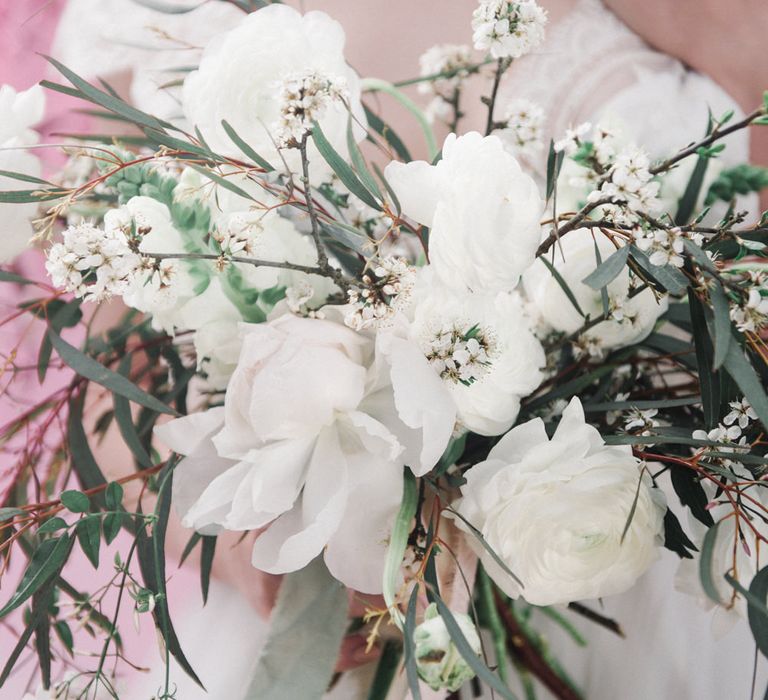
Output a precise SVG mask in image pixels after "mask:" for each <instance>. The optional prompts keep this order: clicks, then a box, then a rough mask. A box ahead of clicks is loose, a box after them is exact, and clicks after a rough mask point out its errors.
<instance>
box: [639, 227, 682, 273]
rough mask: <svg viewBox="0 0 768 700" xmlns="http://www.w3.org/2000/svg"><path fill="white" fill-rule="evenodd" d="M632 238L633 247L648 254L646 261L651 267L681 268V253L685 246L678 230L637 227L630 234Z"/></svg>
mask: <svg viewBox="0 0 768 700" xmlns="http://www.w3.org/2000/svg"><path fill="white" fill-rule="evenodd" d="M632 236H633V237H634V239H635V245H637V247H638V248H639V249H640V250H642V251H643V252H645V253H647V254H649V257H648V260H649V261H650V263H651V265H657V266H659V267H663V266H664V265H672V266H673V267H682V266H683V262H684V260H683V257H682V253H683V250H684V247H685V246H684V243H683V240H684V237H683V235H682V234H681V232H680V229H679V228H677V227H675V228H672V229H669V230H665V229H646V228H642V227H637V228H636V229H635V230H634V231H633V232H632Z"/></svg>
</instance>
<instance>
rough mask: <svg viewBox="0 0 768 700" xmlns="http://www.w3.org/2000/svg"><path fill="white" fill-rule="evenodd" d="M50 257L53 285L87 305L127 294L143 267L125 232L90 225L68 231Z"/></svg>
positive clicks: (48, 265) (82, 225)
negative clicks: (80, 298)
mask: <svg viewBox="0 0 768 700" xmlns="http://www.w3.org/2000/svg"><path fill="white" fill-rule="evenodd" d="M47 257H48V259H47V261H46V263H45V267H46V270H47V271H48V274H49V275H50V276H51V279H52V281H53V284H54V285H55V286H57V287H61V288H63V289H64V290H65V291H67V292H72V293H73V294H74V295H75V296H77V297H82V298H83V299H85V300H86V301H101V300H103V299H108V298H109V297H111V296H115V295H122V294H124V293H125V291H126V290H127V288H128V286H129V285H130V284H131V282H132V281H133V279H134V278H135V276H136V275H137V273H138V271H139V269H140V268H141V267H142V265H143V262H142V257H141V256H140V255H138V254H137V253H135V252H134V250H133V249H132V248H131V246H130V243H129V241H128V237H127V236H126V234H125V232H124V231H122V230H121V229H118V228H115V229H109V230H105V229H102V228H98V227H96V226H93V225H91V224H87V223H83V224H78V225H76V226H70V227H68V228H67V229H66V230H65V231H64V234H63V241H62V242H61V243H55V244H54V245H53V246H51V248H50V249H49V250H48V255H47Z"/></svg>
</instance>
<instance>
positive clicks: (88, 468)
mask: <svg viewBox="0 0 768 700" xmlns="http://www.w3.org/2000/svg"><path fill="white" fill-rule="evenodd" d="M84 402H85V392H83V393H82V394H80V396H79V397H76V398H73V399H72V400H71V401H70V402H69V415H68V416H67V447H68V449H69V454H70V459H71V462H72V469H74V471H75V473H76V474H77V477H78V479H79V480H80V484H81V486H82V487H83V488H84V489H92V488H96V487H98V486H104V484H106V483H107V480H106V479H105V478H104V474H103V472H102V471H101V468H100V467H99V465H98V463H97V462H96V458H95V457H94V456H93V452H92V451H91V446H90V444H89V442H88V436H87V435H86V434H85V428H84V424H83V403H84ZM93 501H94V504H95V505H97V506H99V507H101V506H102V505H104V494H102V493H96V494H95V495H94V496H93Z"/></svg>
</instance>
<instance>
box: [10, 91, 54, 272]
mask: <svg viewBox="0 0 768 700" xmlns="http://www.w3.org/2000/svg"><path fill="white" fill-rule="evenodd" d="M44 112H45V94H44V93H43V89H42V88H41V87H40V86H39V85H35V86H33V87H31V88H29V90H25V91H23V92H17V91H16V90H15V89H14V88H13V87H11V86H10V85H2V86H0V170H7V171H9V172H16V173H22V174H24V175H30V176H32V177H40V176H41V175H42V166H41V164H40V159H39V158H38V157H37V156H35V155H34V151H28V150H25V149H24V147H25V146H31V145H33V144H36V143H37V142H38V139H39V136H38V134H37V132H36V131H34V130H33V129H32V127H33V126H35V125H36V124H39V123H40V121H42V119H43V114H44ZM30 188H34V186H33V185H30V183H28V182H22V181H21V180H16V179H14V178H10V177H3V176H0V190H27V189H30ZM0 209H1V210H2V218H3V236H2V242H0V262H8V261H9V260H12V259H13V258H15V257H16V256H17V255H18V254H19V253H21V252H22V251H23V250H24V249H25V248H26V247H27V244H28V243H29V239H30V237H31V236H32V224H31V219H33V218H34V217H35V214H36V213H37V204H36V203H34V202H30V203H28V204H3V205H0Z"/></svg>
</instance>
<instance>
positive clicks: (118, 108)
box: [45, 56, 175, 131]
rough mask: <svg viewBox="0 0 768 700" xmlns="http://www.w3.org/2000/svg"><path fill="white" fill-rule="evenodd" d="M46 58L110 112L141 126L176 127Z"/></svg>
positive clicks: (91, 98) (88, 96)
mask: <svg viewBox="0 0 768 700" xmlns="http://www.w3.org/2000/svg"><path fill="white" fill-rule="evenodd" d="M45 59H46V60H47V61H48V62H49V63H50V64H51V65H53V67H54V68H56V70H58V71H59V73H61V74H62V75H63V76H64V77H65V78H66V79H67V80H69V82H70V83H72V85H74V86H75V88H77V91H79V92H80V93H81V94H82V95H83V96H84V97H85V98H86V99H87V100H89V101H91V102H95V103H96V104H98V105H101V106H102V107H104V108H105V109H108V110H109V111H110V112H115V113H116V114H120V115H121V116H124V117H125V118H126V119H129V120H130V121H131V122H133V123H134V124H138V125H140V126H147V127H149V128H151V129H157V130H158V131H163V130H164V129H166V128H171V129H175V127H174V126H173V125H172V124H169V123H168V122H165V121H161V120H159V119H156V118H155V117H152V116H150V115H149V114H146V113H144V112H142V111H141V110H138V109H136V108H135V107H131V106H130V105H129V104H127V103H126V102H124V101H123V100H121V99H119V98H117V97H115V96H114V95H110V94H109V93H108V92H103V91H102V90H99V89H98V88H96V87H94V86H93V85H91V84H90V83H89V82H87V81H86V80H83V79H82V78H81V77H80V76H79V75H77V74H76V73H74V72H73V71H71V70H70V69H69V68H67V67H66V66H65V65H63V64H62V63H59V61H57V60H56V59H55V58H51V57H50V56H45ZM47 86H48V87H50V84H48V83H47Z"/></svg>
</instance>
